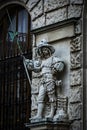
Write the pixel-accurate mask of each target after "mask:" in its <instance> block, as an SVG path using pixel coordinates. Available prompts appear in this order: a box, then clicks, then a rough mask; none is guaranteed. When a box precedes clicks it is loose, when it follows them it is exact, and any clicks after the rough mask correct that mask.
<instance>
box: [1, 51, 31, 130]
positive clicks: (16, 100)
mask: <svg viewBox="0 0 87 130" xmlns="http://www.w3.org/2000/svg"><path fill="white" fill-rule="evenodd" d="M28 56H29V57H28V58H31V53H29V54H28ZM30 97H31V96H30V86H29V83H28V80H27V76H26V73H25V70H24V66H23V62H22V59H21V57H20V56H17V57H14V58H12V57H11V58H8V59H5V60H0V130H23V129H24V130H25V129H26V128H25V126H24V123H25V122H29V116H30V101H31V99H30Z"/></svg>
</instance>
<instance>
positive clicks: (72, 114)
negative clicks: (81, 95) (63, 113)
mask: <svg viewBox="0 0 87 130" xmlns="http://www.w3.org/2000/svg"><path fill="white" fill-rule="evenodd" d="M81 113H82V104H81V103H75V104H70V105H69V120H76V119H81Z"/></svg>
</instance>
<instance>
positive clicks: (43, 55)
mask: <svg viewBox="0 0 87 130" xmlns="http://www.w3.org/2000/svg"><path fill="white" fill-rule="evenodd" d="M54 52H55V49H54V47H53V46H51V45H49V44H48V43H47V41H46V40H45V39H43V40H42V41H41V42H40V43H39V45H38V46H37V53H38V55H39V57H40V60H41V61H42V62H39V61H37V60H29V59H25V63H26V66H27V68H28V69H29V70H32V71H34V72H36V73H38V72H40V71H41V73H42V76H43V81H42V85H41V86H40V89H39V94H38V110H37V115H36V116H35V117H33V119H42V118H43V114H42V113H43V109H44V107H45V104H44V103H45V102H44V100H45V98H46V95H48V98H49V102H50V104H51V111H50V114H49V115H48V116H47V118H53V117H54V112H55V102H56V94H55V91H56V90H55V86H56V84H57V85H60V84H61V80H59V81H58V80H56V79H57V77H56V73H60V72H62V71H63V69H64V62H63V61H62V60H61V59H59V58H58V57H55V56H53V53H54Z"/></svg>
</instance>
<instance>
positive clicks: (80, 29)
mask: <svg viewBox="0 0 87 130" xmlns="http://www.w3.org/2000/svg"><path fill="white" fill-rule="evenodd" d="M81 27H82V22H81V20H80V21H78V22H77V24H76V25H75V34H81V32H82V28H81Z"/></svg>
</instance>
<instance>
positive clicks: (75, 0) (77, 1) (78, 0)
mask: <svg viewBox="0 0 87 130" xmlns="http://www.w3.org/2000/svg"><path fill="white" fill-rule="evenodd" d="M70 3H71V4H82V3H83V0H70Z"/></svg>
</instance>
